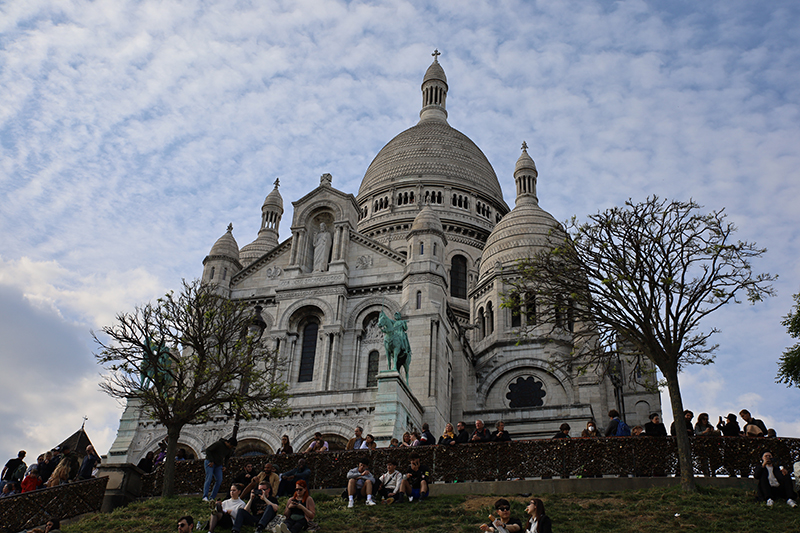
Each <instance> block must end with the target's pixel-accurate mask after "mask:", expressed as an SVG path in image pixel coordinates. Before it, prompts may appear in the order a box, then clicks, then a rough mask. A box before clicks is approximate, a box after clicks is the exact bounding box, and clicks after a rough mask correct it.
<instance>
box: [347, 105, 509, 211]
mask: <svg viewBox="0 0 800 533" xmlns="http://www.w3.org/2000/svg"><path fill="white" fill-rule="evenodd" d="M420 176H421V177H422V179H423V180H425V181H430V180H432V179H440V180H443V181H447V182H450V184H452V185H453V186H455V187H464V186H471V187H473V188H475V189H477V190H479V191H481V192H483V193H485V194H489V195H491V196H492V197H493V198H494V199H496V200H497V201H498V202H499V203H500V205H503V191H502V189H501V188H500V183H499V182H498V181H497V175H496V174H495V173H494V169H493V168H492V165H491V164H490V163H489V160H488V159H486V156H485V155H483V152H481V150H480V148H478V147H477V146H476V145H475V143H474V142H472V141H471V140H470V139H469V137H467V136H466V135H464V134H463V133H461V132H460V131H458V130H456V129H455V128H452V127H451V126H450V125H448V124H447V123H446V122H442V121H423V122H420V123H419V124H417V125H416V126H413V127H411V128H409V129H407V130H406V131H404V132H402V133H401V134H399V135H398V136H397V137H395V138H394V139H392V140H391V141H389V143H388V144H387V145H386V146H384V147H383V149H382V150H381V151H380V152H378V155H377V156H375V159H374V160H373V161H372V163H371V164H370V166H369V168H368V169H367V172H366V174H365V175H364V180H363V181H362V182H361V188H360V189H359V190H358V196H359V200H361V199H362V198H363V197H364V196H368V195H370V194H372V193H373V192H376V191H378V190H379V189H381V188H382V187H384V186H386V185H389V184H391V185H393V186H394V187H401V186H403V185H416V184H417V183H418V182H419V181H420Z"/></svg>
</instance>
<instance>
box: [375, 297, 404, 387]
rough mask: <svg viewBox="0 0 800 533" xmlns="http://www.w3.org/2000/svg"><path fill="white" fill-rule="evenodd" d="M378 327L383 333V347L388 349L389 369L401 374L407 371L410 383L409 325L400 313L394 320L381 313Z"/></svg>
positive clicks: (395, 315)
mask: <svg viewBox="0 0 800 533" xmlns="http://www.w3.org/2000/svg"><path fill="white" fill-rule="evenodd" d="M378 327H379V328H381V331H382V332H383V347H384V348H386V358H387V359H388V360H389V368H390V369H391V370H397V371H398V372H400V368H401V367H402V368H405V369H406V383H408V366H409V363H411V345H410V344H409V343H408V334H407V333H406V331H408V323H407V322H406V321H405V320H403V319H402V318H401V316H400V313H399V312H398V313H395V314H394V320H392V319H391V318H389V317H388V316H386V313H384V312H383V311H381V314H380V316H379V317H378Z"/></svg>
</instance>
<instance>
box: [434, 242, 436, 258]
mask: <svg viewBox="0 0 800 533" xmlns="http://www.w3.org/2000/svg"><path fill="white" fill-rule="evenodd" d="M433 257H436V243H433Z"/></svg>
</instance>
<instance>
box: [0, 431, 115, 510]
mask: <svg viewBox="0 0 800 533" xmlns="http://www.w3.org/2000/svg"><path fill="white" fill-rule="evenodd" d="M26 455H27V453H26V452H25V450H20V452H19V453H18V454H17V457H15V458H12V459H9V460H8V462H7V463H6V465H5V466H4V467H3V471H2V473H0V498H4V497H7V496H13V495H15V494H22V493H24V492H30V491H34V490H37V489H41V488H48V487H57V486H58V485H62V484H64V483H70V482H72V481H79V480H83V479H91V478H93V477H95V476H96V475H97V467H98V465H99V464H100V456H99V455H98V454H97V452H96V451H95V449H94V447H93V446H92V445H91V444H90V445H88V446H87V447H86V455H85V456H84V457H83V458H82V459H81V458H80V456H79V455H78V454H77V453H75V452H74V451H73V450H71V449H70V446H69V445H66V444H65V445H63V446H60V447H59V446H56V447H55V448H53V449H52V450H50V451H48V452H45V453H43V454H41V455H39V457H38V458H37V459H36V462H35V463H31V465H30V466H28V464H27V463H25V457H26Z"/></svg>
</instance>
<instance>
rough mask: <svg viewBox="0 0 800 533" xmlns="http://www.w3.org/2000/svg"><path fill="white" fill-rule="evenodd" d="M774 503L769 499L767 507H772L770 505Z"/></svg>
mask: <svg viewBox="0 0 800 533" xmlns="http://www.w3.org/2000/svg"><path fill="white" fill-rule="evenodd" d="M774 503H775V502H773V501H772V498H770V499H769V500H767V507H772V505H773V504H774Z"/></svg>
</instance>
